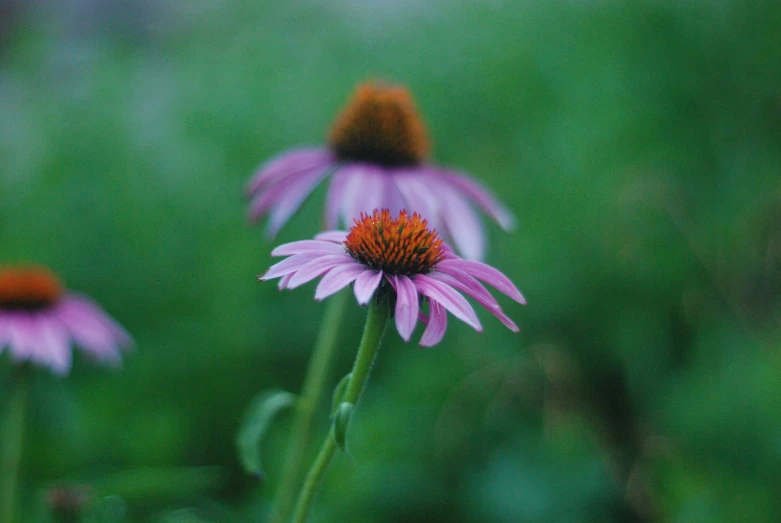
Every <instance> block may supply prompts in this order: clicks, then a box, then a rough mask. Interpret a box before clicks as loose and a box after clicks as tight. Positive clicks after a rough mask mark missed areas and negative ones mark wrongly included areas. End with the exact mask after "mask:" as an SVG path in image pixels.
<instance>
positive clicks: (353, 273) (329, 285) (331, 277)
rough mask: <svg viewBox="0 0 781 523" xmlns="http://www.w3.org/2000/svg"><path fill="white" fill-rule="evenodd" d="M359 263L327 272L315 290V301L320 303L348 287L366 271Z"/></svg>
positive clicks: (341, 266)
mask: <svg viewBox="0 0 781 523" xmlns="http://www.w3.org/2000/svg"><path fill="white" fill-rule="evenodd" d="M368 270H370V269H368V268H367V267H364V266H363V265H361V264H360V263H357V262H356V263H352V264H345V265H340V266H339V267H334V268H333V269H331V270H330V271H328V272H327V273H326V274H325V276H323V279H322V280H320V283H318V284H317V288H316V289H315V300H317V301H320V300H324V299H325V298H327V297H329V296H330V295H332V294H334V293H336V292H338V291H340V290H341V289H343V288H345V287H347V286H348V285H350V284H351V283H352V282H353V281H354V280H355V279H356V278H357V277H358V276H360V275H361V274H363V273H365V272H366V271H368Z"/></svg>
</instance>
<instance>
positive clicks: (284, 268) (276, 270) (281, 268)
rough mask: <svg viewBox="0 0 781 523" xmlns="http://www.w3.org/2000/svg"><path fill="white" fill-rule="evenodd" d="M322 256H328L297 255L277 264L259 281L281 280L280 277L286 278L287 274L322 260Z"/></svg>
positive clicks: (319, 254) (261, 276)
mask: <svg viewBox="0 0 781 523" xmlns="http://www.w3.org/2000/svg"><path fill="white" fill-rule="evenodd" d="M321 256H327V255H324V254H321V253H313V254H296V255H295V256H291V257H290V258H285V259H284V260H282V261H281V262H278V263H275V264H274V265H272V266H271V267H269V269H268V270H267V271H266V272H264V273H263V274H261V275H260V276H258V280H260V281H266V280H271V279H273V278H279V277H280V276H284V275H286V274H290V273H291V272H295V271H297V270H298V269H300V268H301V267H303V266H304V265H306V264H307V263H309V262H310V261H312V260H315V259H317V258H320V257H321Z"/></svg>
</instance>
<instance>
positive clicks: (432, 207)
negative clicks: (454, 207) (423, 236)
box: [393, 172, 440, 229]
mask: <svg viewBox="0 0 781 523" xmlns="http://www.w3.org/2000/svg"><path fill="white" fill-rule="evenodd" d="M393 178H394V181H395V182H396V188H397V189H398V190H399V193H400V194H401V195H402V197H403V199H404V203H405V206H406V208H407V209H414V210H415V212H417V213H418V214H420V215H421V216H422V217H423V218H425V219H426V220H427V221H428V225H429V228H430V229H438V228H439V226H440V217H439V195H437V194H433V195H432V194H430V193H429V191H428V189H427V188H426V186H425V184H424V183H421V181H420V179H419V178H417V177H416V176H415V175H414V174H409V173H406V172H395V174H394V175H393Z"/></svg>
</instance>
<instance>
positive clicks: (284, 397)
mask: <svg viewBox="0 0 781 523" xmlns="http://www.w3.org/2000/svg"><path fill="white" fill-rule="evenodd" d="M295 401H296V395H295V394H293V393H290V392H286V391H284V390H270V391H265V392H261V393H260V394H258V395H257V396H255V398H254V399H253V400H252V403H251V404H250V406H249V408H248V409H247V413H246V414H245V416H244V421H243V422H242V424H241V427H240V428H239V432H238V434H237V436H236V447H237V449H238V451H239V458H240V459H241V464H242V465H243V466H244V470H246V471H247V472H248V473H249V474H252V475H254V476H257V477H258V478H262V477H263V467H262V465H261V461H260V445H261V443H262V442H263V436H265V435H266V432H267V431H268V429H269V427H270V426H271V422H272V421H274V417H275V416H276V415H277V414H278V413H279V412H281V411H282V410H284V409H287V408H289V407H291V406H292V405H293V404H294V403H295Z"/></svg>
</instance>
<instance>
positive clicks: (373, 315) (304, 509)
mask: <svg viewBox="0 0 781 523" xmlns="http://www.w3.org/2000/svg"><path fill="white" fill-rule="evenodd" d="M389 312H390V308H389V305H388V299H387V298H385V299H383V300H379V301H378V300H376V299H375V300H374V301H373V302H372V303H371V304H370V305H369V312H368V314H367V316H366V327H364V329H363V337H362V338H361V344H360V346H359V347H358V354H357V355H356V356H355V362H354V363H353V370H352V375H351V377H350V383H349V384H348V385H347V391H346V392H345V393H344V397H343V398H342V402H345V403H351V404H353V405H355V404H356V403H358V398H360V396H361V392H362V391H363V386H364V384H365V383H366V378H368V377H369V371H370V370H371V368H372V363H374V357H375V356H376V355H377V351H378V350H379V348H380V342H381V341H382V334H383V332H385V325H386V324H387V323H388V318H389V316H390V314H389ZM335 452H336V437H335V435H334V428H333V426H332V427H331V429H330V430H329V431H328V435H327V436H326V438H325V441H324V442H323V446H322V447H321V448H320V452H319V453H318V455H317V458H316V459H315V462H314V463H313V464H312V467H311V468H310V469H309V474H307V477H306V481H305V482H304V485H303V487H302V488H301V492H300V493H299V495H298V502H297V503H296V511H295V514H294V515H293V522H294V523H304V522H305V521H306V518H307V516H308V515H309V509H310V508H311V506H312V501H313V500H314V496H315V494H316V493H317V490H318V489H319V487H320V483H321V481H322V479H323V476H324V475H325V471H326V469H327V468H328V465H329V463H331V458H333V456H334V453H335Z"/></svg>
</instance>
